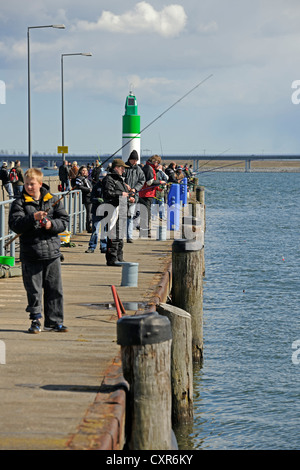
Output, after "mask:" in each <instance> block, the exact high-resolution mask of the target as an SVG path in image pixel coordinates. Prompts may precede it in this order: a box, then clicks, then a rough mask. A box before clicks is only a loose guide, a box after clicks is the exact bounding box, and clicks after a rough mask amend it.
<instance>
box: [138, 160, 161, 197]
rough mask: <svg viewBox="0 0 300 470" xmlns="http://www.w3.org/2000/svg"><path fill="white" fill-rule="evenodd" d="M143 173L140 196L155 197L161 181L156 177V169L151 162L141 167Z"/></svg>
mask: <svg viewBox="0 0 300 470" xmlns="http://www.w3.org/2000/svg"><path fill="white" fill-rule="evenodd" d="M143 172H144V174H145V179H146V181H145V184H144V186H143V188H142V189H141V190H140V192H139V196H140V197H155V195H156V191H157V189H159V186H160V184H161V182H160V181H159V180H158V179H157V177H156V170H155V167H154V165H153V164H152V163H151V162H149V161H148V162H147V163H146V165H145V166H144V168H143Z"/></svg>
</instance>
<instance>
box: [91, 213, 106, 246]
mask: <svg viewBox="0 0 300 470" xmlns="http://www.w3.org/2000/svg"><path fill="white" fill-rule="evenodd" d="M103 218H104V216H102V215H92V226H93V228H92V234H91V238H90V241H89V248H92V249H93V250H95V249H96V247H97V243H98V240H99V231H100V226H101V220H102V219H103ZM106 229H107V227H106V226H105V227H101V236H100V250H101V253H105V252H106V248H107V237H106V236H105V233H106Z"/></svg>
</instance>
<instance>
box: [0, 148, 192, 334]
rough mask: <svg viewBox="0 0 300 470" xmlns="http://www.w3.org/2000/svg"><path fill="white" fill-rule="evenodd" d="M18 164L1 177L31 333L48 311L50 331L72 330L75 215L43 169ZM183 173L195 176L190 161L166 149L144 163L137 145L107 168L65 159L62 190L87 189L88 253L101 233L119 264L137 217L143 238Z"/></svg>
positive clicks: (111, 262) (109, 259)
mask: <svg viewBox="0 0 300 470" xmlns="http://www.w3.org/2000/svg"><path fill="white" fill-rule="evenodd" d="M11 166H12V168H10V169H8V165H7V163H6V162H3V164H2V168H1V171H0V179H1V180H2V185H3V187H4V188H5V190H6V191H7V193H8V195H9V197H10V198H13V199H14V200H13V202H12V204H11V207H10V211H9V222H8V223H9V228H10V229H11V230H12V231H13V232H15V233H17V234H19V235H18V236H19V237H20V260H21V262H22V276H23V284H24V287H25V290H26V293H27V301H28V305H27V307H26V311H27V312H29V318H30V320H31V325H30V327H29V329H28V332H29V333H33V334H36V333H39V332H40V331H41V318H42V309H44V330H47V331H58V332H66V331H67V330H68V329H67V327H66V326H65V325H64V324H63V321H64V313H63V289H62V279H61V253H60V237H59V233H61V232H63V231H64V230H66V227H67V225H68V221H69V215H68V214H67V212H66V210H65V209H64V205H63V202H62V199H63V197H59V196H57V195H56V196H55V195H53V194H52V193H51V192H50V190H49V187H48V186H47V185H45V184H44V183H43V173H42V171H41V170H39V169H38V168H29V169H28V170H27V171H26V172H25V174H24V173H23V170H22V168H21V164H20V161H19V160H17V161H16V162H14V164H13V165H11ZM184 177H187V180H188V184H191V181H192V178H193V175H192V171H191V168H189V167H188V166H187V165H185V166H184V167H182V166H177V165H176V164H175V163H173V162H172V163H170V165H168V166H165V165H163V164H162V161H161V157H160V156H159V155H153V156H152V157H150V158H149V159H148V161H147V162H146V164H145V165H142V164H140V163H139V157H138V154H137V152H136V151H135V150H133V151H132V152H131V154H130V155H129V158H128V161H126V162H124V161H123V160H121V159H119V158H116V159H114V160H113V161H112V162H111V163H109V164H108V166H107V168H106V169H105V170H104V168H103V166H102V165H101V164H100V162H99V161H96V162H95V165H92V166H89V165H88V166H85V165H82V166H80V167H78V165H77V162H73V163H72V165H69V164H68V162H67V161H64V162H63V164H62V165H61V166H60V168H59V178H60V181H61V188H60V189H61V190H62V191H65V190H70V189H78V190H80V191H82V198H83V203H84V205H85V207H86V230H87V231H88V232H89V233H91V237H90V240H89V246H88V249H87V250H86V253H93V252H94V251H95V249H96V247H97V244H98V240H99V238H100V251H101V252H102V253H105V256H106V264H107V265H108V266H118V265H120V262H122V261H123V247H124V239H126V238H127V242H128V243H133V229H134V222H135V221H137V220H138V226H137V223H136V228H138V229H139V230H140V232H141V233H140V235H141V236H145V237H147V236H149V235H150V227H151V213H152V206H153V204H158V205H159V207H160V212H159V213H160V217H161V218H164V211H163V207H164V202H165V198H166V194H167V192H168V187H169V183H171V184H173V183H180V182H181V180H182V179H183V178H184ZM124 214H125V217H124ZM124 235H125V236H124ZM43 305H44V307H43Z"/></svg>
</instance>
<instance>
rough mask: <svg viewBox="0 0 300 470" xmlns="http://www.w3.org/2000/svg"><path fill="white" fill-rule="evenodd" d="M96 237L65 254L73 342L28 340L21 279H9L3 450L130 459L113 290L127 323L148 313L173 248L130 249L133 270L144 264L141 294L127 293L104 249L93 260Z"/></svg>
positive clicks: (0, 336) (2, 289) (0, 416)
mask: <svg viewBox="0 0 300 470" xmlns="http://www.w3.org/2000/svg"><path fill="white" fill-rule="evenodd" d="M89 237H90V235H89V234H87V233H85V232H84V233H82V234H78V235H76V236H73V237H72V238H71V242H72V243H74V244H75V246H74V247H73V246H71V247H62V250H61V251H62V253H63V255H64V261H63V262H62V276H63V286H64V305H65V322H64V323H65V325H66V326H67V327H68V328H69V331H68V332H67V333H55V332H46V331H42V332H41V333H39V334H36V335H32V334H28V332H27V329H28V327H29V326H30V321H29V319H28V313H26V312H25V308H26V305H27V301H26V293H25V290H24V287H23V282H22V277H12V278H1V279H0V312H1V326H0V353H1V356H0V422H1V427H0V449H1V450H5V449H10V450H23V449H24V450H67V449H100V450H101V449H103V450H109V449H122V445H123V442H121V439H120V437H119V436H120V434H121V433H120V428H122V426H124V412H125V399H124V397H125V394H126V383H121V382H122V381H124V379H123V378H122V374H120V367H121V365H120V358H119V354H120V346H118V345H117V338H116V323H117V320H118V316H117V313H116V309H115V307H114V300H113V295H112V290H111V286H112V285H114V286H115V287H116V289H117V292H118V294H119V297H120V299H121V301H122V303H123V304H124V307H125V310H126V314H128V315H133V314H135V312H136V311H137V310H141V312H142V311H144V309H145V306H146V309H147V308H148V307H147V304H150V305H151V304H153V299H157V292H158V290H159V288H160V287H159V286H160V285H161V282H162V279H163V277H164V278H165V279H166V273H167V272H168V268H169V266H170V262H171V252H172V240H167V241H158V240H152V239H137V240H135V241H134V243H132V244H129V243H124V258H125V260H126V261H128V262H135V263H139V269H138V287H126V286H121V277H122V268H121V267H108V266H106V262H105V255H104V254H101V253H100V249H99V247H97V249H96V250H95V252H94V253H85V250H86V249H87V247H88V241H89ZM162 301H165V300H164V299H163V300H162ZM154 303H155V302H154ZM150 308H151V307H150ZM129 309H133V310H129ZM120 388H121V390H123V393H124V396H123V395H122V394H121V395H120V394H119V393H118V390H119V389H120Z"/></svg>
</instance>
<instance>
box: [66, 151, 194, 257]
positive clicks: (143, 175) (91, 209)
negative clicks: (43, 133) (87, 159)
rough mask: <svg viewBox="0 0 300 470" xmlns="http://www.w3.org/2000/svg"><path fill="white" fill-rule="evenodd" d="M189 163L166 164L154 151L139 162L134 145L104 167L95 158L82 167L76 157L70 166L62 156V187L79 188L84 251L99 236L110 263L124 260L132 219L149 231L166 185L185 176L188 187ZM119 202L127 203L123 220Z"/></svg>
mask: <svg viewBox="0 0 300 470" xmlns="http://www.w3.org/2000/svg"><path fill="white" fill-rule="evenodd" d="M191 167H192V165H190V166H188V165H187V164H186V165H184V166H181V165H176V163H175V162H171V163H170V164H169V165H164V164H163V163H162V159H161V157H160V156H159V155H153V156H152V157H150V158H149V159H148V161H147V162H146V164H145V165H143V164H141V163H139V156H138V153H137V151H136V150H133V151H132V152H131V154H130V155H129V158H128V160H127V161H126V162H123V160H121V159H119V158H116V159H115V160H113V162H111V163H109V164H108V165H107V167H106V168H105V169H104V168H103V166H102V165H101V163H100V162H99V161H98V160H97V161H96V162H95V164H92V165H89V164H88V165H86V166H85V165H82V166H80V167H78V165H77V162H76V161H74V162H73V163H72V164H71V165H70V164H68V162H66V161H64V162H63V164H62V165H61V166H60V168H59V178H60V182H61V190H62V191H68V190H70V189H78V190H80V191H81V192H82V200H83V204H84V206H85V208H86V230H87V232H88V233H91V237H90V240H89V246H88V248H87V250H86V253H93V252H94V251H95V249H96V248H97V244H98V242H99V241H100V251H101V253H105V254H106V263H107V265H108V266H117V265H118V264H119V263H120V262H122V261H123V246H124V238H125V239H127V243H133V230H134V224H135V227H136V228H137V229H138V230H139V231H140V236H141V237H148V236H150V231H151V215H152V216H153V212H155V211H153V205H154V204H155V205H157V206H158V214H159V217H160V219H162V220H165V219H166V215H165V203H166V198H167V193H168V189H169V187H170V184H173V183H180V182H181V181H182V179H183V178H187V181H188V186H190V185H191V184H192V179H193V171H192V168H191ZM120 198H121V199H120ZM120 201H121V202H122V201H123V206H124V204H125V206H126V207H125V212H126V218H125V220H124V217H121V216H120V207H119V206H120ZM122 214H124V207H122V211H121V215H122ZM125 225H126V228H125V230H124V226H125Z"/></svg>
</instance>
